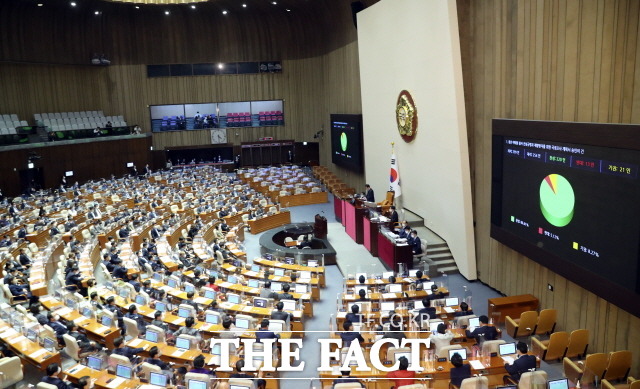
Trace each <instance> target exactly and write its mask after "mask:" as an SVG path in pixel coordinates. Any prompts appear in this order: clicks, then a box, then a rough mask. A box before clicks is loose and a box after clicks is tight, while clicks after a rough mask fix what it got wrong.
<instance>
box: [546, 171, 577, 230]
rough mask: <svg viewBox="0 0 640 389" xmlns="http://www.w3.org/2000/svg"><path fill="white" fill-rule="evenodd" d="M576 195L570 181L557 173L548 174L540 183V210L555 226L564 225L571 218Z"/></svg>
mask: <svg viewBox="0 0 640 389" xmlns="http://www.w3.org/2000/svg"><path fill="white" fill-rule="evenodd" d="M575 203H576V197H575V194H574V193H573V187H572V186H571V183H569V181H568V180H567V179H566V178H564V177H563V176H561V175H559V174H549V175H548V176H546V177H545V178H544V180H542V182H541V183H540V211H542V215H543V216H544V218H545V219H547V221H548V222H549V223H551V224H552V225H554V226H556V227H564V226H566V225H567V224H569V223H570V222H571V219H573V211H574V206H575Z"/></svg>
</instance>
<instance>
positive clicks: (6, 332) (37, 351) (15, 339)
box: [0, 320, 62, 371]
mask: <svg viewBox="0 0 640 389" xmlns="http://www.w3.org/2000/svg"><path fill="white" fill-rule="evenodd" d="M0 340H2V343H4V344H6V345H7V347H9V348H10V349H11V350H12V351H13V352H14V353H16V355H18V356H19V357H20V359H22V360H23V361H27V362H29V363H30V364H32V365H33V366H35V367H36V368H37V369H38V370H40V371H44V370H46V368H47V366H49V365H50V364H52V363H54V362H55V363H58V364H60V363H61V360H62V358H61V356H60V353H58V352H55V353H52V352H49V351H47V350H46V349H44V348H43V347H41V346H40V345H39V344H38V343H36V342H32V341H30V340H29V339H27V338H26V337H25V336H24V335H22V334H21V333H19V332H17V331H16V330H14V329H13V328H12V327H11V326H10V325H9V324H7V323H5V322H4V321H2V320H0Z"/></svg>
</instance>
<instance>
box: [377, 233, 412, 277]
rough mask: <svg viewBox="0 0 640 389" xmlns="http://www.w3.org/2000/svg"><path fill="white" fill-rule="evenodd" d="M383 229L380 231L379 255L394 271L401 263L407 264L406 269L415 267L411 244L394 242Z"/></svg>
mask: <svg viewBox="0 0 640 389" xmlns="http://www.w3.org/2000/svg"><path fill="white" fill-rule="evenodd" d="M383 231H384V230H383V229H381V230H380V231H378V257H380V259H382V261H383V262H384V263H386V264H387V266H388V267H389V268H390V269H391V270H393V271H394V272H397V271H398V270H399V265H400V264H401V263H403V264H404V265H405V270H408V269H411V268H412V267H413V252H412V251H411V246H409V245H403V246H400V245H398V244H396V243H395V242H392V241H391V240H390V239H389V238H388V237H387V236H386V235H385V234H384V233H383Z"/></svg>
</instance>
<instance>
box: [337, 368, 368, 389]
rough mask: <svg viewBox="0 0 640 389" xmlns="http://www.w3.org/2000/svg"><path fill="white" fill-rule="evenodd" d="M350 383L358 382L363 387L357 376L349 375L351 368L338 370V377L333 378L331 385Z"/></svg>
mask: <svg viewBox="0 0 640 389" xmlns="http://www.w3.org/2000/svg"><path fill="white" fill-rule="evenodd" d="M351 383H358V384H360V386H362V387H363V388H364V387H365V386H364V385H363V384H362V382H360V381H359V380H358V379H357V378H353V377H351V369H349V370H345V371H340V378H336V379H335V380H333V386H336V385H338V384H351Z"/></svg>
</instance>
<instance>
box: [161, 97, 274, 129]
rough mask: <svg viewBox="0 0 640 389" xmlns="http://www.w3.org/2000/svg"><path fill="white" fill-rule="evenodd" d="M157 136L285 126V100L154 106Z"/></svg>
mask: <svg viewBox="0 0 640 389" xmlns="http://www.w3.org/2000/svg"><path fill="white" fill-rule="evenodd" d="M149 110H150V114H151V129H152V131H153V132H164V131H183V130H202V129H210V128H227V127H234V128H236V127H264V126H282V125H284V103H283V101H282V100H266V101H262V100H261V101H234V102H224V103H200V104H167V105H152V106H150V107H149Z"/></svg>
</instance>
